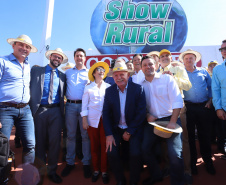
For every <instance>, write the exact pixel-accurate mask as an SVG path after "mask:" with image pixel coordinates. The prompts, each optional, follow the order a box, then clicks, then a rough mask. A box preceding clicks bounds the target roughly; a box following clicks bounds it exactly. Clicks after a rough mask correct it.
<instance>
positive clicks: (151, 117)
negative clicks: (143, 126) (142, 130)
mask: <svg viewBox="0 0 226 185" xmlns="http://www.w3.org/2000/svg"><path fill="white" fill-rule="evenodd" d="M156 119H157V118H156V117H154V116H152V115H151V114H149V113H147V121H148V122H154V121H155V120H156Z"/></svg>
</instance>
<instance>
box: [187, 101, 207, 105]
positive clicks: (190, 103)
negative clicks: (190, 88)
mask: <svg viewBox="0 0 226 185" xmlns="http://www.w3.org/2000/svg"><path fill="white" fill-rule="evenodd" d="M206 102H207V101H204V102H201V103H192V102H189V101H184V103H185V104H187V105H204V104H206Z"/></svg>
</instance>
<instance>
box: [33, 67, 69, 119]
mask: <svg viewBox="0 0 226 185" xmlns="http://www.w3.org/2000/svg"><path fill="white" fill-rule="evenodd" d="M45 68H46V67H32V69H31V82H30V94H31V99H30V102H29V104H30V107H31V112H32V115H33V116H34V115H35V113H36V111H37V110H38V108H39V106H40V104H41V99H42V95H43V87H44V80H45ZM58 73H59V79H60V83H59V84H60V109H61V112H62V115H64V95H65V92H66V76H65V74H64V73H62V72H61V71H59V70H58Z"/></svg>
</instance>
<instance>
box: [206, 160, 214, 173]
mask: <svg viewBox="0 0 226 185" xmlns="http://www.w3.org/2000/svg"><path fill="white" fill-rule="evenodd" d="M205 166H206V171H207V172H208V173H209V174H211V175H215V174H216V170H215V168H214V166H213V163H212V162H209V163H206V164H205Z"/></svg>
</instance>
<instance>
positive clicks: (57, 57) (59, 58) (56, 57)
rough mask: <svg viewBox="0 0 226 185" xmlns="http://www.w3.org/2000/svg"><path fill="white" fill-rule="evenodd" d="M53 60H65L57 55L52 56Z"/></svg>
mask: <svg viewBox="0 0 226 185" xmlns="http://www.w3.org/2000/svg"><path fill="white" fill-rule="evenodd" d="M51 56H52V57H53V58H55V59H58V60H63V58H62V57H59V56H56V55H51Z"/></svg>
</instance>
